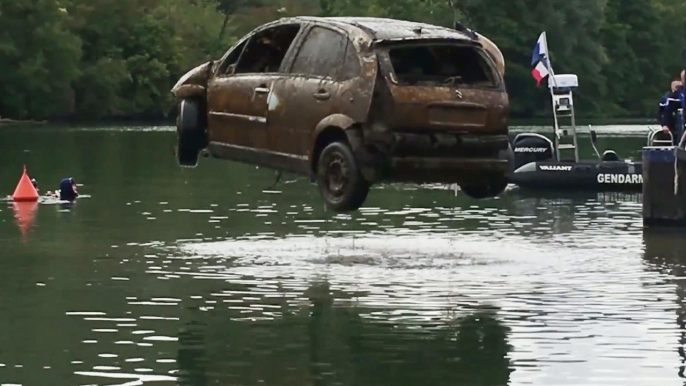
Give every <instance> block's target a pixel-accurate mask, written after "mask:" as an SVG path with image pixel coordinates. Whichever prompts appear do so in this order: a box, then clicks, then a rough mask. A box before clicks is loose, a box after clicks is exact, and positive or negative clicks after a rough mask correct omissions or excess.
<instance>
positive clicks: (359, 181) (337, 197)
mask: <svg viewBox="0 0 686 386" xmlns="http://www.w3.org/2000/svg"><path fill="white" fill-rule="evenodd" d="M317 185H318V186H319V192H320V193H321V195H322V197H323V198H324V201H325V203H326V206H327V207H328V208H330V209H332V210H334V211H336V212H351V211H354V210H357V209H359V208H360V206H362V204H363V203H364V201H365V200H366V199H367V195H368V194H369V183H368V182H367V181H366V180H365V179H364V177H362V174H361V173H360V169H359V167H358V165H357V161H356V160H355V156H354V155H353V152H352V150H350V147H349V146H348V144H346V143H344V142H340V141H336V142H333V143H331V144H329V145H328V146H326V147H325V148H324V150H322V153H321V154H320V156H319V161H318V163H317Z"/></svg>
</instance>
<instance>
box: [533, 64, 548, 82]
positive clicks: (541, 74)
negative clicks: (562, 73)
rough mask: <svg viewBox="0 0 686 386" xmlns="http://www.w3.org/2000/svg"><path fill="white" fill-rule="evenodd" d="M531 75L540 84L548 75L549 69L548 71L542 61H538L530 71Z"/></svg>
mask: <svg viewBox="0 0 686 386" xmlns="http://www.w3.org/2000/svg"><path fill="white" fill-rule="evenodd" d="M531 75H533V77H534V79H536V82H537V84H541V81H543V79H545V78H546V77H547V76H548V75H550V71H548V67H546V65H545V63H544V62H538V64H537V65H536V67H534V69H533V71H531Z"/></svg>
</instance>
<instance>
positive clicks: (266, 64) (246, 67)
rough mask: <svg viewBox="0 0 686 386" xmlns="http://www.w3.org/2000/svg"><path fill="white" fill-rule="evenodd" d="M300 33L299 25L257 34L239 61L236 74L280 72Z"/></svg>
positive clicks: (275, 28) (271, 29)
mask: <svg viewBox="0 0 686 386" xmlns="http://www.w3.org/2000/svg"><path fill="white" fill-rule="evenodd" d="M299 31H300V25H299V24H287V25H280V26H276V27H272V28H268V29H266V30H264V31H260V32H258V33H256V34H255V35H254V36H253V37H251V38H250V41H249V42H248V45H247V46H246V47H245V50H244V51H243V54H242V55H241V57H240V59H238V63H237V64H236V69H235V71H234V74H250V73H270V72H271V73H273V72H279V70H280V68H281V63H282V62H283V59H284V58H285V57H286V53H287V52H288V50H289V49H290V47H291V45H292V44H293V41H294V40H295V37H296V36H297V35H298V32H299Z"/></svg>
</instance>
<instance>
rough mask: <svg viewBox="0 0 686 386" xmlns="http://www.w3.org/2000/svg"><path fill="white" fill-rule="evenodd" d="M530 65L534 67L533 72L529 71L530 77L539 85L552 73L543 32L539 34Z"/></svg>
mask: <svg viewBox="0 0 686 386" xmlns="http://www.w3.org/2000/svg"><path fill="white" fill-rule="evenodd" d="M531 65H532V66H533V67H534V68H533V70H531V75H532V76H533V77H534V79H536V82H537V84H539V85H540V84H541V82H542V81H543V79H545V78H547V77H548V76H549V75H550V73H551V72H552V70H551V69H550V61H549V59H548V41H547V39H546V34H545V32H543V33H541V35H540V36H539V37H538V40H537V41H536V46H535V47H534V53H533V55H532V57H531Z"/></svg>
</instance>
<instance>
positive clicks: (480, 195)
mask: <svg viewBox="0 0 686 386" xmlns="http://www.w3.org/2000/svg"><path fill="white" fill-rule="evenodd" d="M507 184H508V182H507V178H493V179H491V180H489V181H488V182H486V183H483V184H480V185H464V186H460V189H461V190H462V191H463V192H464V194H466V195H467V196H469V197H471V198H474V199H477V200H483V199H486V198H494V197H497V196H499V195H501V194H502V193H503V192H504V191H505V189H506V188H507Z"/></svg>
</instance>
